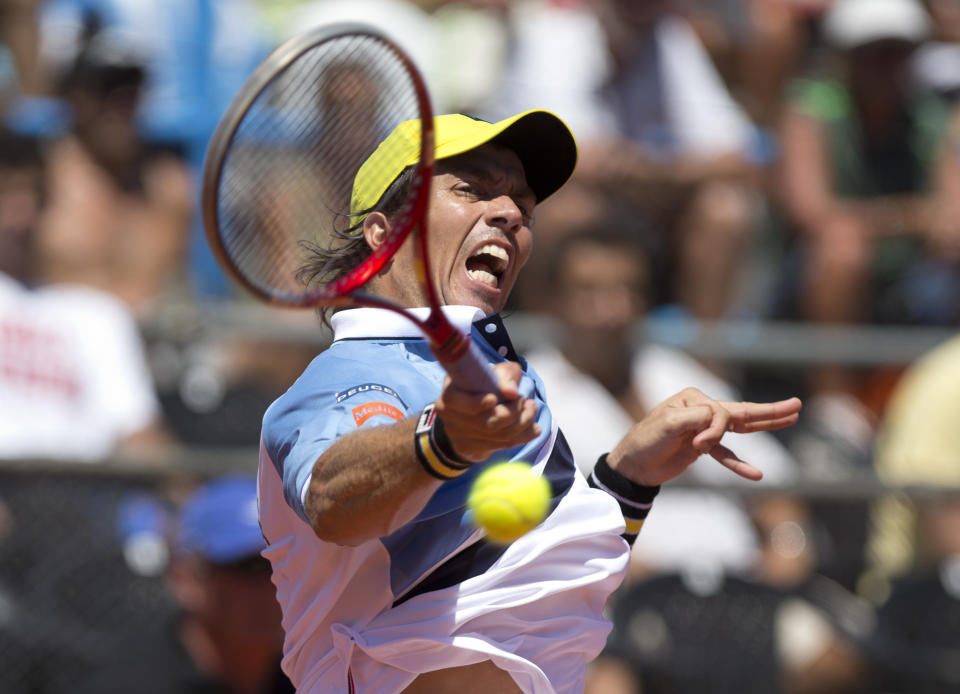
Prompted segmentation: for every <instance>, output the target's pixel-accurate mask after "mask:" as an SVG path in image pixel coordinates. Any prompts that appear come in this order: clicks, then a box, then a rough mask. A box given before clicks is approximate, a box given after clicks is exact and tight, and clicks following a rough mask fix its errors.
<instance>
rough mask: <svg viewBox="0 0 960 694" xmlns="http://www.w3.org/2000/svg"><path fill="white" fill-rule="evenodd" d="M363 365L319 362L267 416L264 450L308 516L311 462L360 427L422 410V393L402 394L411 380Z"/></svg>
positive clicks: (294, 504) (293, 502)
mask: <svg viewBox="0 0 960 694" xmlns="http://www.w3.org/2000/svg"><path fill="white" fill-rule="evenodd" d="M359 363H360V362H358V361H352V362H348V361H346V360H337V359H322V358H321V359H318V360H315V361H314V363H313V364H311V365H310V367H308V369H307V371H306V372H305V373H304V375H303V376H301V378H300V379H299V380H298V381H297V383H295V384H294V386H293V387H291V388H290V390H288V391H287V393H285V394H284V395H283V396H282V397H281V398H279V399H278V400H277V401H275V402H274V403H273V404H272V405H271V406H270V408H268V410H267V412H266V414H265V415H264V420H263V441H264V446H265V448H266V452H267V454H268V455H269V457H270V460H271V461H272V462H273V464H274V466H275V467H276V468H277V472H278V473H279V475H280V477H281V479H282V480H283V492H284V497H285V499H286V501H287V504H288V505H289V506H290V507H291V508H292V509H293V510H294V511H296V512H297V514H298V515H300V517H301V518H303V519H304V520H307V519H306V513H305V511H304V507H303V502H304V494H305V491H306V488H307V484H308V482H309V481H310V475H311V473H312V472H313V466H314V464H315V463H316V461H317V459H318V458H319V457H320V456H321V455H323V453H324V452H325V451H326V450H327V449H328V448H329V447H330V446H331V445H332V444H333V443H334V441H336V440H337V439H338V438H340V437H341V436H345V435H348V434H350V433H352V432H354V431H356V430H358V429H360V428H367V427H373V426H384V425H389V424H394V423H396V422H398V421H400V420H402V419H405V418H407V417H409V416H411V415H414V414H417V413H418V412H419V411H420V409H422V408H421V407H420V405H421V400H422V398H421V397H419V394H417V393H409V392H408V393H405V392H404V391H405V390H408V387H407V386H406V384H407V383H408V379H406V378H404V377H403V374H402V372H399V373H395V374H393V375H391V373H390V372H391V369H390V368H388V367H383V368H381V369H379V370H378V371H377V375H376V380H372V378H373V376H372V373H371V372H370V370H369V368H368V367H367V368H365V369H364V370H359V369H358V368H357V365H358V364H359ZM373 363H376V362H373ZM380 365H381V366H383V362H382V361H381V362H380Z"/></svg>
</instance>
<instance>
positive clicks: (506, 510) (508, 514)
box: [467, 462, 550, 544]
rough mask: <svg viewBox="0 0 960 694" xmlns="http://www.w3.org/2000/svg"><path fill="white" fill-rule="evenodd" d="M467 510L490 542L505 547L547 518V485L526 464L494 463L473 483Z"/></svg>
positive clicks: (548, 500)
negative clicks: (504, 545)
mask: <svg viewBox="0 0 960 694" xmlns="http://www.w3.org/2000/svg"><path fill="white" fill-rule="evenodd" d="M467 508H469V509H470V511H471V512H472V513H473V522H474V523H475V524H476V525H477V526H479V527H480V528H483V529H484V530H486V531H487V537H488V538H489V539H490V540H492V541H493V542H497V543H500V544H508V543H510V542H513V541H514V540H516V539H517V538H518V537H520V536H521V535H523V534H524V533H526V532H527V531H529V530H532V529H533V528H535V527H536V526H538V525H539V524H540V522H541V521H542V520H543V519H544V517H545V516H546V515H547V511H548V510H549V508H550V483H549V482H548V481H547V480H546V479H544V478H543V477H540V476H539V475H537V474H536V473H534V472H533V468H531V467H530V466H529V465H527V464H526V463H522V462H507V463H495V464H493V465H490V466H489V467H488V468H487V469H486V470H484V471H483V472H481V473H480V475H479V476H478V477H477V479H476V480H474V482H473V486H472V487H471V488H470V494H469V496H468V497H467Z"/></svg>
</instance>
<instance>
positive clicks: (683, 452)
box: [607, 388, 803, 486]
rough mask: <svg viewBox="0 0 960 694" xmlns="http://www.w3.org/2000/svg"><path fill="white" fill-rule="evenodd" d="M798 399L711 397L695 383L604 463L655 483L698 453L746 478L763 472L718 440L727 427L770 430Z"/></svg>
mask: <svg viewBox="0 0 960 694" xmlns="http://www.w3.org/2000/svg"><path fill="white" fill-rule="evenodd" d="M802 406H803V405H802V403H801V402H800V399H799V398H789V399H787V400H780V401H777V402H769V403H756V402H724V401H720V400H713V399H711V398H709V397H707V396H706V395H704V394H703V393H702V392H700V391H699V390H697V389H696V388H687V389H685V390H683V391H681V392H679V393H677V394H676V395H674V396H672V397H671V398H668V399H667V400H665V401H664V402H662V403H660V404H659V405H658V406H657V407H655V408H654V409H653V410H651V411H650V412H649V413H648V414H647V416H646V417H644V418H643V419H642V420H641V421H639V422H638V423H637V424H635V425H634V426H633V428H632V429H630V431H629V432H628V433H627V435H626V436H625V437H624V438H623V439H622V440H621V441H620V443H618V444H617V446H616V447H615V448H614V449H613V450H612V451H611V452H610V454H609V455H608V456H607V464H608V465H610V467H612V468H613V469H614V470H616V471H617V472H619V473H620V474H621V475H623V476H624V477H626V478H627V479H629V480H632V481H633V482H635V483H636V484H643V485H647V486H656V485H658V484H662V483H664V482H666V481H668V480H671V479H673V478H674V477H676V476H678V475H679V474H680V473H682V472H683V471H684V470H686V469H687V467H688V466H689V465H690V464H691V463H693V461H695V460H696V459H697V458H699V457H700V456H701V455H702V454H705V453H706V454H709V455H711V456H712V457H713V458H714V459H715V460H717V461H718V462H720V463H721V464H722V465H724V466H726V467H728V468H730V469H731V470H732V471H733V472H735V473H736V474H738V475H740V476H741V477H744V478H746V479H748V480H759V479H760V478H762V477H763V472H762V471H761V470H760V469H758V468H756V467H754V466H753V465H751V464H750V463H748V462H745V461H743V460H741V459H740V458H738V457H737V455H736V453H734V452H733V451H731V450H730V449H729V448H727V447H726V446H724V445H723V444H722V443H721V439H722V438H723V435H724V434H725V433H727V432H728V431H735V432H738V433H751V432H756V431H772V430H774V429H782V428H784V427H788V426H790V425H792V424H795V423H796V421H797V419H798V418H799V413H800V409H801V408H802Z"/></svg>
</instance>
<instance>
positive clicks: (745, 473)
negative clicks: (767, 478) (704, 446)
mask: <svg viewBox="0 0 960 694" xmlns="http://www.w3.org/2000/svg"><path fill="white" fill-rule="evenodd" d="M710 455H711V456H712V457H713V459H714V460H716V461H717V462H718V463H720V464H721V465H723V466H724V467H725V468H728V469H730V470H732V471H733V472H735V473H736V474H738V475H740V477H743V478H744V479H748V480H751V481H753V482H756V481H758V480H761V479H763V471H762V470H760V469H759V468H757V467H754V466H753V465H751V464H750V463H748V462H747V461H745V460H741V459H740V457H739V456H738V455H737V454H736V453H734V452H733V451H731V450H730V449H729V448H727V447H726V446H724V445H723V444H720V443H718V444H717V445H716V446H714V447H713V448H711V449H710Z"/></svg>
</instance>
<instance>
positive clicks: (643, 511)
mask: <svg viewBox="0 0 960 694" xmlns="http://www.w3.org/2000/svg"><path fill="white" fill-rule="evenodd" d="M587 483H588V484H589V485H590V486H591V487H594V488H595V489H600V490H602V491H604V492H606V493H607V494H609V495H610V496H612V497H613V498H614V500H616V502H617V504H618V505H619V506H620V512H621V513H623V521H624V524H625V530H624V533H623V537H624V539H625V540H626V541H627V542H629V543H630V544H631V545H632V544H633V542H634V540H636V539H637V534H638V533H639V532H640V529H641V528H642V527H643V522H644V521H645V520H646V518H647V515H648V514H649V513H650V508H651V507H652V506H653V498H654V497H655V496H656V495H657V493H658V492H659V491H660V485H657V486H656V487H646V486H644V485H642V484H636V483H635V482H631V481H630V480H628V479H627V478H626V477H624V476H623V475H621V474H620V473H619V472H617V471H616V470H614V469H613V468H612V467H610V466H609V465H608V464H607V454H606V453H604V454H603V455H602V456H600V458H599V459H598V460H597V464H596V465H594V466H593V471H592V472H591V473H590V476H589V477H588V478H587Z"/></svg>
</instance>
